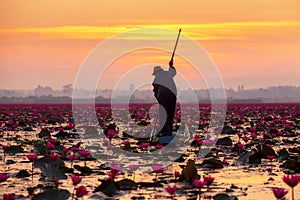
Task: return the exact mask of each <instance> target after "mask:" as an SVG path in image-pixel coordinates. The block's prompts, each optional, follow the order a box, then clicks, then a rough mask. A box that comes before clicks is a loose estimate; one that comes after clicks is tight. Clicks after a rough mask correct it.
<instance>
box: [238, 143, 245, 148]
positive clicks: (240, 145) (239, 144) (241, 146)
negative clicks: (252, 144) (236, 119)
mask: <svg viewBox="0 0 300 200" xmlns="http://www.w3.org/2000/svg"><path fill="white" fill-rule="evenodd" d="M237 146H238V147H239V148H241V149H243V148H244V146H245V145H244V144H242V143H238V144H237Z"/></svg>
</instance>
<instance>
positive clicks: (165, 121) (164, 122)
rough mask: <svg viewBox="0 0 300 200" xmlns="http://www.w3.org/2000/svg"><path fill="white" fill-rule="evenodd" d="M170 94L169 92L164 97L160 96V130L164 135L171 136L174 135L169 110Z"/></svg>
mask: <svg viewBox="0 0 300 200" xmlns="http://www.w3.org/2000/svg"><path fill="white" fill-rule="evenodd" d="M169 98H170V96H169V95H168V94H166V95H164V96H163V97H161V98H159V104H160V109H159V124H160V128H161V130H160V132H161V133H162V135H163V136H170V135H172V129H171V127H170V119H169V112H170V102H169V100H170V99H169Z"/></svg>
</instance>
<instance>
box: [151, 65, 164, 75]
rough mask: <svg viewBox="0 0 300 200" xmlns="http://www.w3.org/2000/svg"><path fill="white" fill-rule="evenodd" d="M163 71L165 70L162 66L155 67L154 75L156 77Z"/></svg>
mask: <svg viewBox="0 0 300 200" xmlns="http://www.w3.org/2000/svg"><path fill="white" fill-rule="evenodd" d="M161 71H164V70H163V68H161V67H160V66H155V67H154V69H153V73H152V75H155V74H156V73H158V72H161Z"/></svg>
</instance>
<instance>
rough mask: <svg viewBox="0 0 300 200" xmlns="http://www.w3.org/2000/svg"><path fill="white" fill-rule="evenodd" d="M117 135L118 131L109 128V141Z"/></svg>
mask: <svg viewBox="0 0 300 200" xmlns="http://www.w3.org/2000/svg"><path fill="white" fill-rule="evenodd" d="M115 135H116V131H115V130H112V129H109V130H108V131H107V137H108V139H109V141H111V139H112V138H113V137H115Z"/></svg>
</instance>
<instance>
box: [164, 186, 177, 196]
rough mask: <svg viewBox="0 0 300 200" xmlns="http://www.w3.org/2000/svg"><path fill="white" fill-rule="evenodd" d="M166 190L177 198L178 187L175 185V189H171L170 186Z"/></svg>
mask: <svg viewBox="0 0 300 200" xmlns="http://www.w3.org/2000/svg"><path fill="white" fill-rule="evenodd" d="M165 189H166V191H167V192H168V193H169V194H170V195H171V196H172V197H173V196H174V197H175V196H176V194H175V193H176V190H177V187H176V185H174V186H173V187H171V186H168V187H166V188H165Z"/></svg>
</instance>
